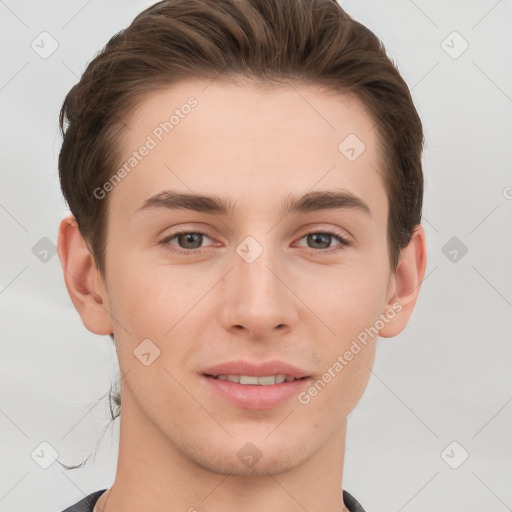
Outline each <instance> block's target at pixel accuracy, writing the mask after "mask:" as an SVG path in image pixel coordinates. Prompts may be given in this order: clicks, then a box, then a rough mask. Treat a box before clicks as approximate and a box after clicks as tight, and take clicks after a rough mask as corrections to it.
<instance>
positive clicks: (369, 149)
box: [111, 81, 387, 216]
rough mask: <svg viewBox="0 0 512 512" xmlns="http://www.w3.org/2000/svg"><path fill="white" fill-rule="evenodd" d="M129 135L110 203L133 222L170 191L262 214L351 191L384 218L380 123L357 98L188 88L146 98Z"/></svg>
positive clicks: (282, 89)
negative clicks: (295, 199) (301, 198)
mask: <svg viewBox="0 0 512 512" xmlns="http://www.w3.org/2000/svg"><path fill="white" fill-rule="evenodd" d="M127 126H128V129H126V130H125V132H124V136H123V140H122V141H121V144H122V149H123V151H124V157H125V158H124V160H123V162H121V163H120V167H121V166H122V165H123V164H127V163H128V162H129V160H131V164H133V165H125V168H126V169H127V170H128V171H129V172H126V173H124V175H125V176H126V177H124V178H123V179H122V181H121V182H120V183H119V184H118V185H117V186H116V187H115V190H113V192H112V194H113V196H112V197H111V202H112V203H113V204H114V205H115V204H120V203H122V204H123V205H124V207H127V208H128V209H129V210H130V211H132V212H134V211H135V210H136V209H137V208H139V207H140V206H141V205H142V204H143V202H144V201H145V200H146V199H147V198H148V197H150V196H151V195H154V194H156V193H158V192H160V191H162V190H166V189H173V190H180V191H183V192H193V193H197V194H202V195H211V194H213V195H216V196H222V197H226V198H228V199H229V200H230V201H231V202H233V203H236V204H237V205H238V204H243V205H247V207H248V208H249V207H251V208H253V209H254V210H255V211H258V209H259V211H260V212H261V211H262V210H263V209H265V210H268V209H269V207H271V206H272V203H273V202H275V203H276V207H277V206H278V205H279V206H281V205H282V199H283V196H287V195H289V194H292V195H300V194H304V193H306V192H308V191H311V190H315V189H319V190H326V189H340V188H342V189H343V188H344V189H346V190H349V191H350V192H352V193H353V194H355V195H357V196H359V197H362V198H363V199H364V200H365V202H367V203H369V204H373V209H377V210H379V209H380V210H381V211H380V212H379V211H377V212H376V213H377V216H382V215H384V214H385V209H386V202H387V200H386V196H385V191H384V188H383V182H382V178H381V176H380V175H379V173H380V172H381V170H380V168H381V158H380V155H379V151H378V144H377V133H376V130H375V125H374V121H373V119H372V118H371V117H370V116H369V115H368V114H367V112H366V111H365V109H364V106H363V105H362V104H361V103H360V101H359V100H358V99H357V98H356V97H354V96H348V95H340V94H336V95H334V94H333V93H328V92H326V91H325V90H322V89H320V88H319V87H317V86H312V85H299V84H283V85H279V86H273V87H262V86H260V85H258V84H255V83H244V84H241V85H240V84H238V85H237V84H233V83H224V82H206V81H184V82H181V83H179V84H177V85H174V86H172V87H170V88H169V89H166V90H163V91H159V92H157V93H153V94H150V95H148V96H147V97H145V98H144V99H143V100H142V101H140V102H139V104H138V105H137V107H136V108H135V109H134V111H133V112H132V113H131V116H130V119H129V120H128V123H127ZM144 147H147V148H149V149H147V150H144V149H143V148H144ZM141 153H144V156H141ZM135 154H137V155H135ZM134 155H135V156H134ZM113 208H115V206H114V207H113ZM237 211H240V210H238V209H237Z"/></svg>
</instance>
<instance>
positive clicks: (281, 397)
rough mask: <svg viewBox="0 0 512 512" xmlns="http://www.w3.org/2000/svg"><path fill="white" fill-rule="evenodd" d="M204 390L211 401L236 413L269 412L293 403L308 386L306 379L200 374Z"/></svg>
mask: <svg viewBox="0 0 512 512" xmlns="http://www.w3.org/2000/svg"><path fill="white" fill-rule="evenodd" d="M201 380H202V382H203V384H204V389H205V392H206V393H207V395H208V396H209V397H210V399H211V400H213V401H217V400H221V401H222V402H223V403H226V404H229V405H230V406H234V407H236V408H237V409H240V410H252V411H264V410H267V411H271V410H272V409H276V408H277V407H279V406H281V405H283V404H286V403H289V402H290V401H291V400H294V399H295V400H297V399H298V397H299V395H300V393H301V392H303V391H304V390H305V389H306V388H307V387H308V386H310V385H311V381H312V378H311V377H309V376H304V377H293V376H292V375H285V374H277V375H261V376H260V375H235V374H220V375H212V374H208V373H202V374H201Z"/></svg>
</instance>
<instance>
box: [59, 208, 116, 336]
mask: <svg viewBox="0 0 512 512" xmlns="http://www.w3.org/2000/svg"><path fill="white" fill-rule="evenodd" d="M57 251H58V254H59V259H60V263H61V265H62V270H63V272H64V281H65V283H66V288H67V290H68V293H69V296H70V298H71V300H72V301H73V304H74V306H75V308H76V310H77V311H78V314H79V315H80V317H81V319H82V322H83V323H84V325H85V327H87V329H89V331H91V332H93V333H95V334H111V333H112V332H113V329H112V321H111V318H110V312H109V311H110V308H109V306H108V301H107V294H106V291H105V286H104V283H103V279H102V277H101V274H100V273H99V271H98V270H97V268H96V263H95V261H94V258H93V256H92V255H91V253H90V252H89V249H88V248H87V245H86V244H85V242H84V239H83V238H82V234H81V233H80V230H79V229H78V224H77V222H76V219H75V217H74V216H73V215H68V216H67V217H65V218H64V219H63V220H62V221H61V223H60V227H59V238H58V242H57Z"/></svg>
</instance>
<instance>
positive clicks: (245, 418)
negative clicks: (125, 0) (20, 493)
mask: <svg viewBox="0 0 512 512" xmlns="http://www.w3.org/2000/svg"><path fill="white" fill-rule="evenodd" d="M61 126H62V128H63V132H64V142H63V146H62V150H61V153H60V158H59V169H60V177H61V183H62V189H63V192H64V195H65V197H66V200H67V201H68V204H69V206H70V209H71V212H72V215H70V216H69V217H67V218H65V219H64V220H63V221H62V223H61V226H60V232H59V241H58V248H59V257H60V260H61V263H62V266H63V269H64V278H65V282H66V286H67V289H68V291H69V294H70V296H71V299H72V301H73V303H74V305H75V307H76V309H77V310H78V312H79V314H80V316H81V318H82V321H83V323H84V325H85V326H86V327H87V329H89V330H90V331H91V332H93V333H96V334H100V335H109V334H113V337H114V340H115V347H116V351H117V355H118V359H119V365H120V370H121V375H122V378H121V397H122V401H121V402H122V415H121V429H120V446H119V459H118V466H117V473H116V478H115V482H114V484H113V485H112V487H111V488H110V489H109V490H108V491H107V490H106V489H102V490H100V491H97V492H95V493H93V494H91V495H89V496H88V497H87V498H85V499H83V500H81V501H80V502H79V503H77V504H76V505H74V506H72V507H71V508H69V509H67V510H68V511H93V510H94V512H116V511H121V510H122V511H123V512H135V511H137V512H138V511H141V510H151V511H152V512H163V511H165V512H175V511H194V510H198V511H219V510H222V511H223V512H231V511H235V510H236V511H240V510H243V511H256V510H263V509H264V510H267V511H275V512H277V511H279V512H282V511H289V512H295V511H304V510H307V511H310V512H313V511H318V512H320V511H322V512H326V511H333V512H334V511H337V512H341V511H351V512H354V511H360V510H363V508H362V507H361V505H360V504H359V503H358V502H357V500H356V499H355V498H353V497H352V496H351V495H350V494H349V493H348V492H347V491H344V490H343V486H342V477H343V460H344V445H345V435H346V421H347V416H348V414H349V413H350V412H351V410H352V409H353V408H354V407H355V405H356V404H357V402H358V400H359V399H360V397H361V395H362V393H363V390H364V388H365V386H366V384H367V382H368V378H369V375H370V372H371V368H372V363H373V359H374V355H375V349H376V341H377V339H378V337H379V336H381V337H392V336H395V335H397V334H398V333H400V332H401V331H402V330H403V329H404V328H405V327H406V325H407V322H408V320H409V318H410V315H411V313H412V310H413V308H414V305H415V302H416V299H417V297H418V293H419V290H420V285H421V281H422V279H423V276H424V272H425V265H426V246H425V234H424V231H423V228H422V226H421V208H422V197H423V177H422V168H421V152H422V145H423V132H422V126H421V121H420V119H419V117H418V114H417V112H416V110H415V108H414V105H413V102H412V99H411V96H410V94H409V91H408V89H407V86H406V84H405V82H404V81H403V79H402V78H401V77H400V75H399V73H398V71H397V70H396V68H395V67H394V66H393V64H392V62H391V61H390V60H389V59H388V57H387V56H386V54H385V50H384V48H383V47H382V46H381V44H380V42H379V40H378V39H377V38H376V37H375V36H374V35H373V34H372V33H371V32H370V31H369V30H368V29H367V28H365V27H364V26H362V25H360V24H359V23H357V22H356V21H354V20H353V19H351V18H350V17H349V16H348V15H347V14H346V13H344V12H343V11H342V9H341V8H340V6H339V5H338V4H337V3H336V2H334V1H331V0H217V1H215V2H212V1H209V0H169V1H164V2H160V3H158V4H156V5H155V6H153V7H150V8H149V9H147V10H146V11H144V12H143V13H141V14H140V15H139V16H138V17H137V18H136V19H135V20H134V21H133V23H132V24H131V25H130V27H128V28H127V29H126V30H125V31H123V32H121V33H119V34H117V35H116V36H115V37H114V38H112V39H111V41H109V43H108V44H107V46H106V47H105V49H104V50H103V51H102V52H101V53H100V54H99V55H98V56H97V57H96V58H95V59H94V60H93V61H92V62H91V63H90V65H89V66H88V68H87V70H86V71H85V73H84V75H83V77H82V78H81V80H80V82H79V83H78V84H77V85H76V86H75V87H74V88H73V89H72V90H71V91H70V93H69V94H68V96H67V97H66V100H65V102H64V105H63V109H62V112H61ZM368 492H371V489H369V490H368ZM361 501H364V500H361Z"/></svg>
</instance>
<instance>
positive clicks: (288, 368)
mask: <svg viewBox="0 0 512 512" xmlns="http://www.w3.org/2000/svg"><path fill="white" fill-rule="evenodd" d="M202 373H203V374H205V375H211V376H213V377H217V376H219V375H247V376H249V377H267V376H269V375H286V376H288V377H294V378H295V379H301V378H302V377H309V374H308V373H307V372H305V371H303V370H300V369H299V368H297V367H296V366H292V365H291V364H288V363H285V362H284V361H278V360H273V361H267V362H265V363H259V364H257V363H250V362H248V361H243V360H237V361H228V362H225V363H221V364H217V365H215V366H212V367H210V368H206V369H205V370H203V372H202Z"/></svg>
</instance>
